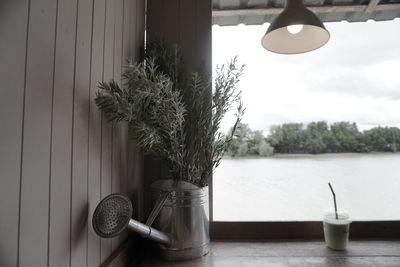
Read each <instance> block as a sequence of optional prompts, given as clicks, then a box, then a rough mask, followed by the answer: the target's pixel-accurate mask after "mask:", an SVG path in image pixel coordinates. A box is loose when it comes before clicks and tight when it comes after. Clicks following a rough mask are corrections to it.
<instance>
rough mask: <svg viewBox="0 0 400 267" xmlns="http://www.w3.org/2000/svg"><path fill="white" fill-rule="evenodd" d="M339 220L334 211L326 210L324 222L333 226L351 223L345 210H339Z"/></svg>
mask: <svg viewBox="0 0 400 267" xmlns="http://www.w3.org/2000/svg"><path fill="white" fill-rule="evenodd" d="M337 215H338V218H336V213H335V210H334V209H325V210H324V218H323V219H324V221H325V222H329V223H332V224H348V223H351V220H350V219H349V213H348V212H347V211H345V210H342V209H339V210H338V211H337Z"/></svg>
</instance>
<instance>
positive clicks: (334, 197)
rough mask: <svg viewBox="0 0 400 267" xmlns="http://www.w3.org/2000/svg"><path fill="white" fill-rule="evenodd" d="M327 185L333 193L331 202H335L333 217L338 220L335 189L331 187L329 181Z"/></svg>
mask: <svg viewBox="0 0 400 267" xmlns="http://www.w3.org/2000/svg"><path fill="white" fill-rule="evenodd" d="M328 185H329V188H330V189H331V191H332V195H333V204H335V217H336V220H338V219H339V217H338V214H337V205H336V194H335V191H333V188H332V185H331V183H328Z"/></svg>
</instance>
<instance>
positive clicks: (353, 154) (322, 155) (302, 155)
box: [223, 152, 400, 160]
mask: <svg viewBox="0 0 400 267" xmlns="http://www.w3.org/2000/svg"><path fill="white" fill-rule="evenodd" d="M380 155H400V152H368V153H366V152H346V153H320V154H305V153H298V154H297V153H293V154H286V153H278V154H274V155H272V156H269V157H260V156H242V157H238V156H236V157H232V156H224V157H223V159H231V160H241V159H273V158H329V157H357V156H380Z"/></svg>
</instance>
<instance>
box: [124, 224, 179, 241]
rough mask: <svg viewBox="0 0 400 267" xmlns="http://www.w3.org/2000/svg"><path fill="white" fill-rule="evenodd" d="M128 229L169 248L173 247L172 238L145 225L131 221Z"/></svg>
mask: <svg viewBox="0 0 400 267" xmlns="http://www.w3.org/2000/svg"><path fill="white" fill-rule="evenodd" d="M128 228H129V229H130V230H132V231H134V232H136V233H138V234H140V235H142V236H143V237H145V238H148V239H150V240H153V241H156V242H158V243H161V244H163V245H166V246H167V247H169V246H170V245H171V238H170V237H169V236H168V235H167V234H165V233H163V232H161V231H158V230H157V229H154V228H152V227H150V226H148V225H146V224H144V223H141V222H138V221H136V220H133V219H131V220H130V221H129V224H128Z"/></svg>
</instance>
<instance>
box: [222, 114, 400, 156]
mask: <svg viewBox="0 0 400 267" xmlns="http://www.w3.org/2000/svg"><path fill="white" fill-rule="evenodd" d="M238 129H239V130H238V131H237V133H236V136H235V138H234V139H233V141H232V143H231V144H230V147H229V150H228V154H229V155H230V156H264V157H265V156H271V155H272V154H273V153H285V154H291V153H306V154H319V153H345V152H397V151H400V129H399V128H396V127H375V128H372V129H370V130H366V131H359V130H358V127H357V124H356V123H350V122H335V123H333V124H331V125H328V124H327V123H326V122H324V121H318V122H311V123H309V124H307V125H304V124H302V123H285V124H282V125H274V126H272V127H271V129H270V134H269V135H268V136H267V137H265V136H263V135H262V133H261V132H260V131H252V130H251V129H250V128H249V126H248V125H247V124H240V125H239V126H238ZM260 140H261V141H260ZM244 147H247V148H248V149H247V152H246V153H244V150H245V149H244Z"/></svg>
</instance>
